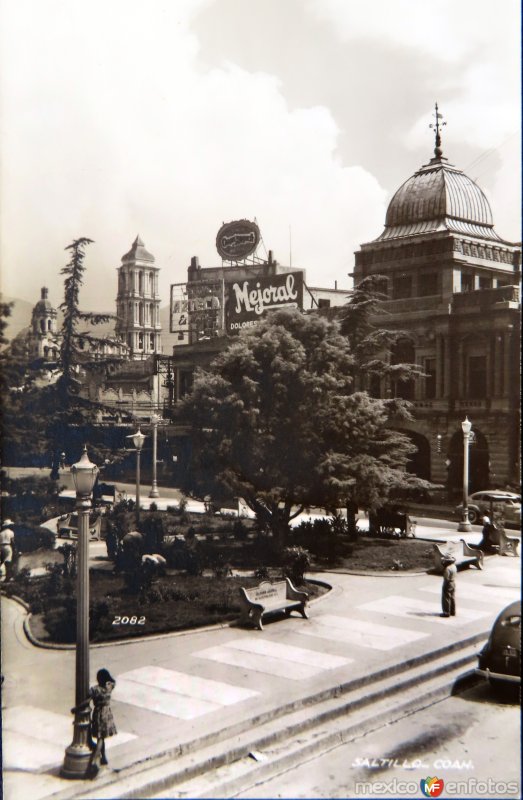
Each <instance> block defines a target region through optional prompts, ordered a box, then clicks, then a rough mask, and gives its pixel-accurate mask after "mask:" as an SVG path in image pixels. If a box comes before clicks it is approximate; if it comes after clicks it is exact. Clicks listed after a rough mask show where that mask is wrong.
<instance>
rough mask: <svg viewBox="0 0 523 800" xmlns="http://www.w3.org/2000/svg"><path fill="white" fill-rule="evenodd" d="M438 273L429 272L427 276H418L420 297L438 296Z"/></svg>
mask: <svg viewBox="0 0 523 800" xmlns="http://www.w3.org/2000/svg"><path fill="white" fill-rule="evenodd" d="M438 291H439V288H438V273H437V272H431V273H429V274H428V275H427V274H426V275H420V276H419V294H420V297H427V296H428V295H432V294H438Z"/></svg>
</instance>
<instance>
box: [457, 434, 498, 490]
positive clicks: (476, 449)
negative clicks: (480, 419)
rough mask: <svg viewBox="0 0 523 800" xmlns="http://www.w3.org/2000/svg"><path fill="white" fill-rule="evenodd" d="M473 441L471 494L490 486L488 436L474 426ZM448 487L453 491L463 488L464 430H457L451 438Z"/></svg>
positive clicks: (470, 479)
mask: <svg viewBox="0 0 523 800" xmlns="http://www.w3.org/2000/svg"><path fill="white" fill-rule="evenodd" d="M472 433H473V434H474V437H473V441H472V442H471V443H470V444H469V494H472V493H473V492H478V491H481V490H482V489H488V488H489V482H490V468H489V450H488V442H487V439H486V437H485V436H484V435H483V434H482V433H481V431H479V430H478V429H477V428H474V427H473V428H472ZM447 460H448V488H449V490H450V491H451V492H456V493H458V492H460V491H461V490H462V489H463V431H456V432H455V433H454V434H453V435H452V438H451V440H450V444H449V452H448V458H447Z"/></svg>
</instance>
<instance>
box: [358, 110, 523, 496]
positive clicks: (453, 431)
mask: <svg viewBox="0 0 523 800" xmlns="http://www.w3.org/2000/svg"><path fill="white" fill-rule="evenodd" d="M436 113H437V111H436ZM438 117H439V115H438ZM438 117H437V123H438V122H439V120H438ZM520 261H521V247H520V245H516V244H514V243H513V242H508V241H506V240H504V239H502V238H501V237H500V236H499V235H498V233H497V232H496V231H495V229H494V223H493V218H492V212H491V209H490V205H489V202H488V200H487V198H486V197H485V194H484V193H483V192H482V190H481V189H480V187H479V186H478V185H477V184H476V183H475V182H474V181H473V180H472V179H471V178H469V177H468V176H467V175H465V174H464V173H463V172H462V171H461V170H459V169H457V168H456V167H455V166H453V165H452V164H449V163H448V161H447V159H446V158H444V156H443V153H442V150H441V137H440V133H439V125H438V124H437V125H436V147H435V150H434V157H433V158H431V159H430V161H429V163H428V164H425V165H424V166H422V167H421V168H420V169H419V170H417V172H415V173H414V175H412V177H410V178H409V179H408V180H407V181H405V183H404V184H403V185H402V186H401V187H400V188H399V189H398V191H397V192H396V193H395V195H394V196H393V198H392V200H391V201H390V204H389V207H388V210H387V214H386V218H385V228H384V230H383V232H382V233H381V234H380V235H379V236H378V237H377V239H375V240H374V241H371V242H368V243H366V244H363V245H361V249H360V251H359V252H357V253H356V261H355V269H354V284H355V286H357V285H358V284H359V283H360V282H361V280H362V279H363V278H365V277H367V276H370V275H376V276H381V277H382V278H383V281H382V282H381V285H382V287H383V292H384V294H385V295H386V298H387V299H386V301H385V302H384V303H383V311H384V315H386V316H381V315H380V317H379V318H375V320H374V322H375V323H377V324H381V325H383V327H386V328H388V329H391V330H396V331H404V332H405V335H404V336H403V335H402V336H401V338H400V340H399V341H398V345H397V347H396V351H395V352H394V353H393V354H392V357H391V358H392V363H398V364H399V363H407V362H408V363H415V364H417V365H418V366H419V367H420V368H421V370H422V371H423V373H424V374H425V377H424V378H421V379H420V380H418V381H414V382H412V381H403V382H401V381H391V380H390V379H388V378H386V377H384V378H382V379H380V380H379V381H377V382H376V383H375V385H373V386H372V387H367V388H370V389H371V390H372V393H373V394H375V395H376V396H381V397H394V396H401V397H404V398H406V399H408V400H411V401H412V403H413V406H414V415H415V421H413V422H412V423H410V424H407V425H405V424H399V425H398V428H401V429H403V430H407V429H408V430H407V432H408V433H409V435H410V436H411V438H412V440H413V441H414V443H415V444H416V446H417V448H418V452H417V454H416V456H415V457H414V459H413V464H412V468H413V469H414V471H415V472H416V473H417V474H418V475H420V476H421V477H424V478H427V479H430V480H432V481H434V482H435V483H440V484H445V485H446V486H447V487H448V488H449V489H451V490H457V489H459V488H460V487H461V485H462V476H463V433H462V428H461V422H462V421H463V420H464V419H465V417H466V416H468V418H469V420H471V421H472V431H473V434H474V436H473V443H472V444H471V445H470V469H469V476H470V478H469V488H470V491H471V492H473V491H476V490H481V489H489V488H492V487H495V486H502V487H505V486H506V485H507V484H517V485H519V449H518V448H519V417H518V414H519V325H520V312H519V279H520Z"/></svg>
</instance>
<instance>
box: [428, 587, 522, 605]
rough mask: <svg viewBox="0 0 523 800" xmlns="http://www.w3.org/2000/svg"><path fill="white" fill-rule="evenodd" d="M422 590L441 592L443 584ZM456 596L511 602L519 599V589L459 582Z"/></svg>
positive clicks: (483, 600)
mask: <svg viewBox="0 0 523 800" xmlns="http://www.w3.org/2000/svg"><path fill="white" fill-rule="evenodd" d="M419 590H420V592H430V593H431V594H439V595H440V594H441V586H434V585H432V586H421V587H420V588H419ZM456 593H457V594H456V597H457V599H458V601H459V600H460V599H461V598H462V597H463V598H465V599H467V600H479V601H480V602H482V603H492V602H495V601H496V600H499V601H500V603H504V602H506V603H509V602H510V601H511V600H517V599H518V598H517V596H515V595H517V591H515V590H514V589H510V588H506V587H503V586H485V585H479V586H469V585H466V584H463V583H461V584H459V585H458V586H457V588H456Z"/></svg>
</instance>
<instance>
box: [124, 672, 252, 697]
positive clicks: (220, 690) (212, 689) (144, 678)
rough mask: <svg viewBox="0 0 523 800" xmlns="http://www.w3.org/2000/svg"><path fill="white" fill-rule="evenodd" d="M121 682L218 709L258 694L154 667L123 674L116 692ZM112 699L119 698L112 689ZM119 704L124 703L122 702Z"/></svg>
mask: <svg viewBox="0 0 523 800" xmlns="http://www.w3.org/2000/svg"><path fill="white" fill-rule="evenodd" d="M121 680H126V681H134V682H135V683H139V684H144V685H146V686H154V687H156V688H157V689H163V690H164V691H166V692H171V693H174V694H177V695H178V694H181V695H187V696H188V697H194V698H196V699H198V700H205V701H208V702H210V703H217V704H218V705H221V706H230V705H234V704H235V703H240V702H242V701H243V700H248V699H249V698H251V697H254V696H255V695H257V694H258V692H255V691H254V690H252V689H242V688H241V687H240V686H233V685H231V684H230V683H223V682H222V681H216V680H214V679H211V678H200V677H198V676H197V675H188V674H187V673H185V672H177V671H176V670H172V669H164V668H163V667H154V666H149V667H140V668H138V669H133V670H131V671H130V672H124V673H123V675H120V677H119V679H118V684H117V689H119V686H120V681H121ZM113 697H115V699H119V695H118V698H116V689H115V692H114V693H113ZM123 702H127V701H126V700H124V701H123Z"/></svg>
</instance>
